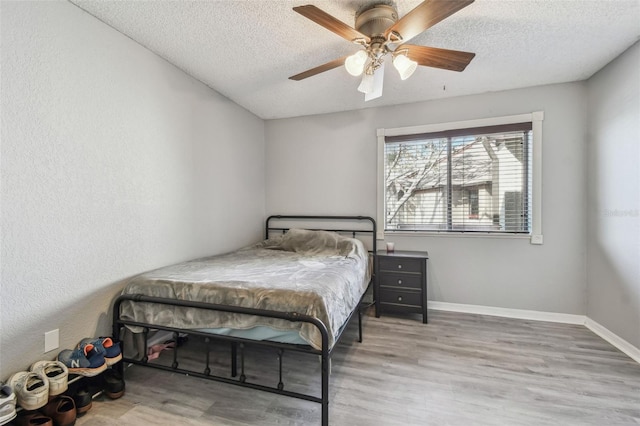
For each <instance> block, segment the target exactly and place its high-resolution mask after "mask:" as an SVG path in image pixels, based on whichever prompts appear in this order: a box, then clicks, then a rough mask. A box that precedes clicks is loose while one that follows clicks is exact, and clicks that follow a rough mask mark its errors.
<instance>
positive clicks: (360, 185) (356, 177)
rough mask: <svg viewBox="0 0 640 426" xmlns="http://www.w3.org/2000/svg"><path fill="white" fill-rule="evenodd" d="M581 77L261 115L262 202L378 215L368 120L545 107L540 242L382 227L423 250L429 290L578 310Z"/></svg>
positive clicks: (439, 118)
mask: <svg viewBox="0 0 640 426" xmlns="http://www.w3.org/2000/svg"><path fill="white" fill-rule="evenodd" d="M585 105H586V88H585V84H584V83H570V84H559V85H552V86H543V87H534V88H528V89H522V90H511V91H505V92H497V93H487V94H481V95H476V96H466V97H459V98H451V99H444V100H437V101H432V102H423V103H416V104H408V105H401V106H396V107H381V108H371V109H365V110H360V111H354V112H347V113H339V114H326V115H316V116H307V117H300V118H292V119H283V120H272V121H267V122H266V124H265V130H266V141H267V142H266V158H267V161H266V164H267V187H266V199H267V212H268V213H270V214H274V213H282V212H287V213H293V212H295V213H309V214H310V213H334V214H339V213H344V214H366V215H370V216H374V217H375V215H376V128H393V127H404V126H417V125H425V124H433V123H442V122H451V121H463V120H471V119H479V118H487V117H496V116H505V115H515V114H523V113H530V112H533V111H544V114H545V115H544V117H545V119H544V124H543V199H542V210H543V233H544V245H541V246H538V245H531V244H529V242H528V240H524V239H505V238H488V237H402V238H400V237H390V236H389V234H387V238H388V239H389V240H391V238H393V241H395V242H396V246H397V248H398V249H408V250H428V251H429V254H430V263H429V267H430V271H429V299H430V300H437V301H443V302H452V303H464V304H477V305H486V306H493V307H506V308H513V309H528V310H538V311H547V312H561V313H569V314H584V313H585V311H586V291H585V282H586V275H585V272H586V265H585V257H586V253H585V251H586V238H585V228H586V213H585V206H586V201H585V197H586V196H585V165H584V163H585V157H586V146H585V126H586V106H585Z"/></svg>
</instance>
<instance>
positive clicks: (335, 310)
mask: <svg viewBox="0 0 640 426" xmlns="http://www.w3.org/2000/svg"><path fill="white" fill-rule="evenodd" d="M368 258H369V256H368V253H367V251H366V249H365V248H364V246H363V244H362V242H361V241H359V240H356V239H352V238H345V237H342V236H340V235H338V234H335V233H332V232H326V231H307V230H299V229H292V230H290V231H289V232H287V234H285V235H283V236H280V237H278V238H273V239H269V240H265V241H263V242H261V243H258V244H256V245H253V246H250V247H246V248H244V249H240V250H237V251H234V252H231V253H228V254H224V255H220V256H213V257H207V258H203V259H197V260H193V261H189V262H184V263H180V264H177V265H173V266H168V267H165V268H160V269H157V270H154V271H150V272H146V273H144V274H141V275H138V276H136V277H134V278H132V279H131V280H130V281H129V282H128V283H127V285H126V286H125V288H124V290H123V293H124V294H137V293H139V294H144V295H148V296H154V297H164V298H171V299H180V300H193V301H201V302H208V303H216V304H223V305H234V306H244V307H252V308H260V309H267V310H273V311H280V312H297V313H301V314H305V315H310V316H313V317H316V318H318V319H319V320H321V321H322V322H323V323H324V324H325V326H326V327H327V329H328V331H329V346H330V347H332V346H333V344H334V342H335V338H336V337H337V333H338V332H339V330H340V328H341V327H342V326H343V324H344V322H345V321H346V319H347V318H348V316H349V314H350V313H351V312H352V311H353V310H354V309H355V307H356V305H357V304H358V302H359V300H360V298H361V296H362V294H363V293H364V291H365V290H366V288H367V285H368V282H369V279H370V274H369V268H368ZM121 309H122V312H121V317H122V318H123V319H127V320H134V321H140V322H145V323H150V324H155V325H164V326H171V327H177V328H185V329H203V328H218V327H229V328H236V329H249V328H252V327H255V326H269V327H272V328H275V329H278V330H296V331H298V332H299V333H300V337H302V338H303V339H304V340H305V341H307V342H308V343H309V344H310V345H311V346H313V347H314V348H316V349H319V348H321V346H322V340H321V335H320V333H319V331H318V330H317V328H316V327H315V326H313V325H311V324H307V323H294V322H290V321H286V320H280V319H272V318H265V317H258V316H251V315H242V314H231V313H225V312H216V311H209V310H203V309H194V308H184V307H176V306H169V305H162V304H152V303H134V302H125V303H123V304H122V307H121ZM132 331H136V330H132Z"/></svg>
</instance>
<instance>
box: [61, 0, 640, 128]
mask: <svg viewBox="0 0 640 426" xmlns="http://www.w3.org/2000/svg"><path fill="white" fill-rule="evenodd" d="M71 1H72V2H73V3H74V4H76V5H77V6H79V7H80V8H82V9H84V10H86V11H87V12H88V13H90V14H92V15H94V16H96V17H97V18H98V19H100V20H102V21H104V22H105V23H107V24H108V25H110V26H112V27H113V28H115V29H116V30H118V31H120V32H122V33H123V34H126V35H127V36H129V37H130V38H132V39H133V40H135V41H137V42H138V43H140V44H141V45H143V46H145V47H147V48H148V49H150V50H151V51H153V52H155V53H157V54H158V55H160V56H161V57H163V58H165V59H166V60H167V61H169V62H171V63H172V64H174V65H176V66H177V67H179V68H181V69H182V70H184V71H185V72H187V73H188V74H190V75H192V76H193V77H195V78H196V79H198V80H200V81H202V82H203V83H205V84H207V85H208V86H210V87H211V88H213V89H215V90H216V91H218V92H220V93H221V94H223V95H225V96H226V97H228V98H230V99H231V100H233V101H234V102H236V103H238V104H239V105H241V106H243V107H244V108H246V109H248V110H249V111H251V112H253V113H254V114H256V115H258V116H259V117H261V118H264V119H271V118H283V117H294V116H301V115H309V114H318V113H327V112H336V111H344V110H354V109H360V108H367V107H374V106H381V105H397V104H402V103H408V102H417V101H423V100H429V99H437V98H443V97H451V96H460V95H469V94H475V93H484V92H490V91H498V90H505V89H513V88H520V87H528V86H536V85H542V84H550V83H560V82H568V81H579V80H584V79H586V78H589V77H590V76H591V75H593V74H594V73H595V72H596V71H598V70H599V69H600V68H602V67H603V66H604V65H606V64H607V63H608V62H610V61H611V60H612V59H614V58H615V57H616V56H618V55H619V54H620V53H622V52H623V51H624V50H625V49H627V48H628V47H629V46H631V45H632V44H633V43H634V42H636V41H637V40H638V39H639V38H640V0H476V2H475V3H473V4H471V5H470V6H468V7H466V8H464V9H462V10H461V11H459V12H457V13H456V14H454V15H452V16H451V17H449V18H447V19H445V20H444V21H442V22H440V23H438V24H437V25H435V26H433V27H432V28H430V29H429V30H427V31H426V32H424V33H422V34H421V35H419V36H417V37H415V38H413V39H412V40H411V44H419V45H427V46H433V47H440V48H446V49H453V50H463V51H468V52H475V53H476V57H475V58H474V59H473V60H472V61H471V63H470V64H469V66H468V67H467V69H466V70H465V71H463V72H462V73H458V72H454V71H444V70H438V69H434V68H427V67H418V70H417V71H416V72H415V74H413V76H412V77H411V78H409V79H408V80H405V81H401V80H400V77H399V76H398V74H397V72H396V71H395V69H393V67H387V69H386V75H385V79H384V94H383V96H382V97H381V98H379V99H376V100H374V101H370V102H366V103H365V102H364V96H363V95H362V94H361V93H360V92H358V91H357V90H356V88H357V86H358V84H359V78H358V77H352V76H350V75H349V74H348V73H347V72H346V71H345V69H344V68H343V67H339V68H336V69H333V70H331V71H327V72H325V73H322V74H319V75H317V76H314V77H311V78H308V79H305V80H302V81H292V80H289V79H288V77H289V76H291V75H294V74H297V73H299V72H302V71H305V70H307V69H309V68H313V67H315V66H318V65H321V64H323V63H325V62H328V61H330V60H332V59H335V58H338V57H340V56H344V55H347V54H350V53H353V52H355V51H356V50H357V49H358V48H357V46H356V45H354V44H351V43H349V42H347V41H346V40H344V39H342V38H340V37H339V36H337V35H336V34H334V33H332V32H330V31H328V30H327V29H325V28H323V27H321V26H319V25H317V24H315V23H314V22H312V21H310V20H308V19H306V18H304V17H303V16H301V15H299V14H298V13H296V12H294V11H293V10H292V7H294V6H298V5H302V4H314V5H316V6H318V7H319V8H321V9H322V10H324V11H325V12H327V13H329V14H331V15H333V16H334V17H336V18H338V19H340V20H341V21H343V22H345V23H347V24H348V25H350V26H354V19H355V11H356V10H358V8H360V7H362V6H364V5H366V4H371V3H376V1H372V0H345V1H339V0H330V1H329V0H304V1H297V0H296V1H276V0H235V1H233V0H224V1H223V0H208V1H206V0H199V1H175V0H174V1H137V0H136V1H127V0H124V1H123V0H118V1H105V0H101V1H95V0H71ZM377 3H380V1H378V2H377ZM420 3H421V1H420V0H398V1H396V2H395V4H396V6H397V9H398V13H399V15H400V17H402V16H404V15H405V14H406V13H408V12H409V11H410V10H411V9H413V8H414V7H415V6H417V5H418V4H420ZM639 66H640V64H639Z"/></svg>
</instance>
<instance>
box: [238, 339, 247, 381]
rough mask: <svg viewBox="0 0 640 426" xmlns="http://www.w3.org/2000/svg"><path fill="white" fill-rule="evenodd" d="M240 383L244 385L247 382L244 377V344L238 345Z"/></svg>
mask: <svg viewBox="0 0 640 426" xmlns="http://www.w3.org/2000/svg"><path fill="white" fill-rule="evenodd" d="M239 379H240V383H244V382H245V381H246V380H247V376H245V375H244V343H240V378H239Z"/></svg>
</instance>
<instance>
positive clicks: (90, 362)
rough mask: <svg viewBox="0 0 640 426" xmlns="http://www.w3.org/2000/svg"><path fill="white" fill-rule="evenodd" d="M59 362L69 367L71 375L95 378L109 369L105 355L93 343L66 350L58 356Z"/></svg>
mask: <svg viewBox="0 0 640 426" xmlns="http://www.w3.org/2000/svg"><path fill="white" fill-rule="evenodd" d="M58 361H60V362H61V363H63V364H64V365H66V366H67V369H68V370H69V374H79V375H80V376H86V377H93V376H97V375H98V374H100V373H102V372H103V371H104V370H106V369H107V362H106V361H105V359H104V355H103V354H101V353H99V352H98V351H97V350H96V348H95V346H94V345H92V344H91V343H85V344H82V345H80V347H79V348H77V349H73V350H71V349H65V350H64V351H62V352H60V353H59V354H58Z"/></svg>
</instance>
